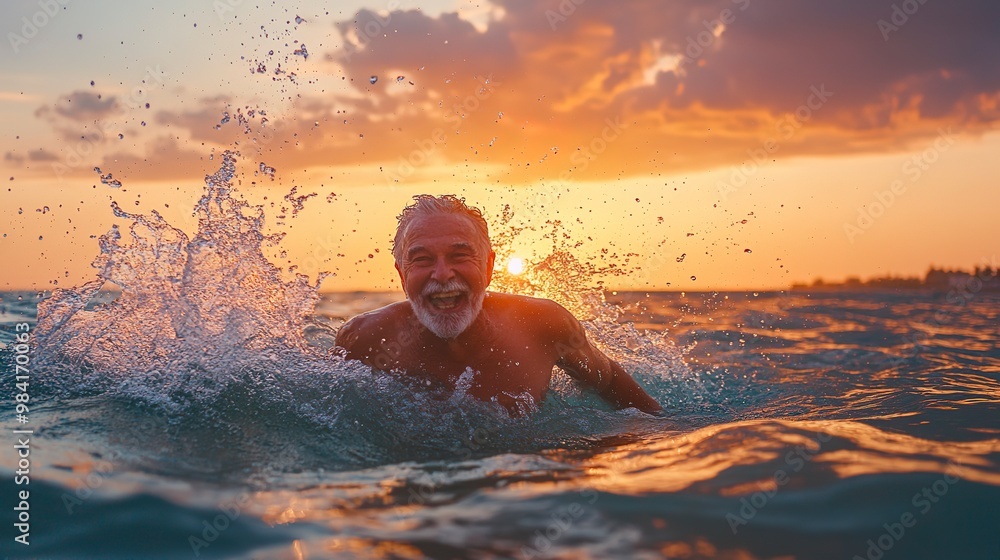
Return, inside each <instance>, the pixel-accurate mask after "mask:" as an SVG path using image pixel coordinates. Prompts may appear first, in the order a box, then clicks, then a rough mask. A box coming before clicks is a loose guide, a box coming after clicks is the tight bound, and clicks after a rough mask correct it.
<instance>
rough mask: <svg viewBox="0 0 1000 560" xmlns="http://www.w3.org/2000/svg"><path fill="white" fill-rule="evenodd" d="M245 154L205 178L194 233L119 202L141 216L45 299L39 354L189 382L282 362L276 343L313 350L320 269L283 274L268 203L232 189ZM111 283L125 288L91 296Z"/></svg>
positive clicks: (106, 239)
mask: <svg viewBox="0 0 1000 560" xmlns="http://www.w3.org/2000/svg"><path fill="white" fill-rule="evenodd" d="M236 158H237V154H235V153H233V152H230V151H226V152H225V153H223V156H222V159H223V161H222V166H221V167H220V169H219V170H218V171H217V172H216V173H215V174H213V175H211V176H209V177H206V179H205V183H206V190H205V193H204V195H203V196H202V197H201V199H200V200H199V201H198V203H197V205H196V206H195V212H194V213H195V215H196V216H197V218H198V231H197V233H196V234H195V235H194V236H193V237H190V238H189V237H188V235H187V234H186V233H185V232H183V231H181V230H180V229H177V228H175V227H173V226H172V225H170V224H169V223H167V221H166V220H164V219H163V217H162V216H161V215H160V214H159V213H158V212H156V211H155V210H154V211H152V212H150V214H149V215H142V214H131V213H128V212H126V211H124V210H122V209H121V208H120V207H119V206H118V205H117V204H116V203H112V209H113V211H114V214H115V216H117V217H119V218H124V219H126V220H130V221H131V222H132V223H131V226H129V228H128V238H127V239H123V235H122V232H121V230H120V228H119V227H118V226H117V225H115V226H113V227H112V229H111V231H109V232H108V233H107V234H105V235H103V236H102V237H101V238H100V241H99V244H100V251H101V252H100V255H99V256H98V257H97V258H96V259H95V261H94V262H93V266H94V267H95V268H96V269H97V270H98V276H99V278H98V279H97V280H94V281H92V282H89V283H87V284H84V285H83V286H81V287H79V288H73V289H68V290H58V291H56V292H55V293H54V294H53V295H52V297H50V298H48V299H47V300H45V301H42V302H40V303H39V306H38V310H39V321H38V327H37V332H38V341H39V345H40V349H41V350H40V352H41V354H42V355H44V356H46V357H47V359H49V360H51V361H52V364H53V365H54V366H65V365H66V364H72V365H73V366H74V368H73V369H74V370H75V371H73V373H75V374H77V376H79V377H82V378H83V381H85V382H89V383H94V384H98V385H101V386H105V387H107V386H110V385H113V384H115V383H120V382H125V383H132V384H136V383H138V384H140V385H145V386H146V387H147V388H151V387H154V386H155V384H156V383H159V382H163V383H166V384H167V386H172V387H175V388H178V389H180V388H182V387H181V386H182V385H183V383H184V382H185V381H186V378H187V377H191V376H202V377H203V379H202V381H206V380H210V381H211V382H212V383H211V384H212V385H215V386H224V385H225V381H226V379H227V378H229V377H231V376H232V375H233V374H234V373H235V372H238V371H239V370H240V369H241V368H243V367H244V366H247V365H248V364H249V363H252V362H269V361H273V360H274V359H275V358H276V356H277V354H280V350H276V349H293V350H294V351H295V352H297V353H300V354H302V355H308V354H310V353H313V354H314V353H315V351H314V350H313V349H312V348H311V347H310V346H309V344H308V343H307V341H306V338H305V334H304V333H305V332H306V330H307V327H309V326H310V324H311V322H310V318H311V317H312V314H313V308H314V305H315V302H316V301H317V299H318V295H317V291H316V287H317V286H318V284H319V282H321V281H322V279H323V276H322V275H321V276H320V278H318V279H317V281H316V282H317V283H316V285H315V286H314V285H310V284H309V282H308V278H307V277H305V276H302V275H297V276H296V277H295V278H294V279H293V280H291V281H285V280H283V278H282V271H281V270H280V269H278V268H276V267H275V266H274V265H273V264H271V263H270V262H269V261H268V260H267V258H266V257H265V256H264V254H263V250H262V248H263V247H264V246H265V245H274V244H277V243H278V242H280V240H281V237H282V234H275V235H265V234H264V233H263V226H264V213H263V209H262V208H260V207H251V206H250V205H249V204H247V203H246V202H243V201H241V200H238V199H236V198H234V197H233V196H232V192H231V191H232V187H231V183H232V180H233V176H234V174H235V169H236ZM106 282H107V283H110V284H112V285H114V286H115V287H116V288H118V289H120V290H121V294H120V295H119V296H118V297H117V298H116V299H114V301H112V302H110V303H105V304H101V305H96V306H95V305H93V303H92V300H93V299H94V298H95V297H97V296H98V293H99V291H100V290H101V288H102V287H103V286H104V285H105V283H106ZM62 369H65V368H63V367H55V368H54V371H59V370H62ZM64 381H65V379H64ZM201 385H204V383H201V384H199V385H198V386H199V387H200V386H201ZM183 392H185V393H187V392H189V391H187V390H184V391H183ZM175 404H176V403H175Z"/></svg>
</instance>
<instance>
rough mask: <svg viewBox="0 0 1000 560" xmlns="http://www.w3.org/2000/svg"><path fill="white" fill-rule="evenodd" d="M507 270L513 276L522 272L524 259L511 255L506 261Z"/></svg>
mask: <svg viewBox="0 0 1000 560" xmlns="http://www.w3.org/2000/svg"><path fill="white" fill-rule="evenodd" d="M507 272H509V273H511V274H513V275H514V276H517V275H518V274H521V273H522V272H524V259H521V258H518V257H511V259H510V260H509V261H507Z"/></svg>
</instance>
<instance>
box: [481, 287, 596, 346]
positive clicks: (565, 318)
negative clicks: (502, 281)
mask: <svg viewBox="0 0 1000 560" xmlns="http://www.w3.org/2000/svg"><path fill="white" fill-rule="evenodd" d="M488 300H489V301H490V302H491V306H492V307H494V308H495V309H497V310H499V311H501V312H503V313H504V314H505V315H507V316H509V317H511V318H513V319H515V320H517V321H519V322H522V323H530V324H532V325H535V326H536V327H537V328H538V329H539V330H541V331H545V332H547V333H551V334H553V335H557V336H558V334H559V333H565V332H568V331H572V330H576V328H577V327H578V326H579V321H577V320H576V318H574V317H573V314H572V313H570V312H569V310H567V309H566V308H565V307H563V306H562V305H559V304H558V303H556V302H554V301H552V300H550V299H545V298H536V297H530V296H522V295H516V294H505V293H500V292H490V297H489V298H488Z"/></svg>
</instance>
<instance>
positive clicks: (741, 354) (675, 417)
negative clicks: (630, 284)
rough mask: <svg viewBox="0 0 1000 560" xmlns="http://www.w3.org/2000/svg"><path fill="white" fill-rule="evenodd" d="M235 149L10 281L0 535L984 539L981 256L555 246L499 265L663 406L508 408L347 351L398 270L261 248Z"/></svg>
mask: <svg viewBox="0 0 1000 560" xmlns="http://www.w3.org/2000/svg"><path fill="white" fill-rule="evenodd" d="M234 165H235V156H234V155H231V154H227V155H226V157H225V158H224V161H223V164H222V167H221V168H220V170H219V172H218V173H217V174H216V175H213V176H212V177H210V178H209V180H208V182H207V186H206V192H205V195H204V197H203V198H202V199H201V200H200V201H199V202H198V205H197V206H196V208H195V210H196V213H197V215H198V218H199V228H198V231H197V232H196V233H194V234H187V233H185V232H182V231H180V230H178V229H175V228H173V227H172V226H171V225H170V224H168V223H166V222H165V221H164V220H163V219H162V218H160V217H159V216H157V215H155V214H151V215H144V216H142V215H131V214H128V213H126V212H124V211H122V210H121V209H118V208H115V209H114V211H115V212H116V213H117V215H118V216H119V217H120V218H122V219H123V220H125V221H126V222H128V223H130V224H131V225H130V227H129V228H128V231H127V232H125V233H123V232H122V231H120V230H119V229H118V228H115V229H114V230H112V231H111V232H109V233H108V234H107V235H106V236H104V237H103V238H102V239H101V240H100V249H99V251H100V252H99V254H98V255H97V257H96V260H95V265H96V266H97V268H98V270H99V272H100V275H101V278H100V279H99V280H96V281H95V282H92V283H89V284H86V285H83V286H78V287H75V288H72V289H67V290H62V291H59V292H56V293H55V294H46V298H45V299H44V300H42V301H39V299H38V298H37V297H36V295H35V294H13V293H7V294H3V296H2V297H3V301H2V308H0V311H2V315H0V322H2V329H0V342H2V343H3V344H4V347H3V349H2V350H0V366H2V368H3V380H4V381H3V384H2V387H0V394H2V403H4V404H3V405H2V406H0V419H2V422H3V425H4V426H5V428H6V435H5V436H4V445H3V451H0V471H2V472H0V489H2V490H0V500H2V503H0V524H2V525H3V526H4V527H5V528H6V529H5V533H4V538H3V540H2V541H0V555H2V556H4V557H11V558H260V559H266V558H345V559H346V558H455V559H458V558H483V559H486V558H574V559H576V558H731V559H740V560H749V559H757V558H801V559H813V558H820V559H823V558H842V559H853V558H867V559H869V560H878V559H882V558H884V559H886V560H889V559H897V558H898V559H910V558H928V559H938V558H956V559H958V558H961V559H974V558H982V559H997V558H1000V382H998V379H1000V344H998V343H1000V320H998V319H1000V296H998V295H997V294H995V293H988V292H986V291H984V290H980V289H977V288H978V286H979V285H978V284H975V285H969V286H965V287H960V288H959V289H957V290H956V291H954V292H953V293H933V292H921V291H905V292H896V293H873V292H817V293H807V292H762V293H686V294H681V293H609V294H604V293H602V292H599V291H594V290H588V289H584V287H582V286H581V285H579V284H578V283H577V284H574V282H577V281H578V280H579V278H580V277H581V275H582V276H586V275H587V274H589V273H591V272H593V271H592V270H591V269H588V266H589V265H587V263H582V262H580V261H578V260H576V259H575V258H574V257H573V255H572V252H571V251H563V250H559V249H556V250H554V251H553V254H552V255H550V256H549V258H548V259H546V261H544V262H543V263H539V264H538V265H537V266H536V267H535V268H534V269H533V270H532V271H529V272H528V273H526V274H525V275H523V276H520V277H516V278H514V277H504V276H503V275H500V276H499V277H498V278H497V283H498V285H497V287H498V288H501V289H508V290H514V291H519V292H522V293H530V294H536V295H547V296H549V297H553V298H555V299H557V300H559V301H561V302H562V303H563V304H564V305H567V306H568V307H569V308H570V309H572V310H573V311H574V312H575V313H576V314H577V315H578V316H580V317H581V318H583V319H585V321H586V322H585V326H586V327H587V330H588V332H589V334H590V336H591V337H592V338H593V339H594V340H595V341H596V343H597V344H598V345H600V346H601V347H603V348H604V349H605V351H606V352H607V353H608V354H609V355H611V356H612V357H614V358H615V359H617V360H618V361H620V362H621V363H622V364H623V365H624V366H625V367H626V369H628V370H629V371H630V372H631V373H632V374H633V376H634V377H635V378H636V379H637V380H638V381H639V383H640V384H642V385H643V386H644V387H645V388H646V390H647V391H648V392H649V393H650V394H651V395H653V396H654V397H655V398H656V399H657V400H658V401H659V402H660V403H662V405H663V407H664V409H665V411H666V414H665V416H664V417H662V418H654V417H650V416H647V415H644V414H642V413H639V412H638V411H635V410H624V411H615V410H612V409H611V408H609V407H608V406H607V405H606V404H604V403H602V402H601V401H600V400H599V399H597V398H595V397H594V396H593V395H592V394H589V393H588V392H586V391H583V390H581V389H580V388H579V387H578V386H576V385H575V383H574V382H572V381H571V380H569V379H568V378H567V377H566V376H564V375H561V374H557V375H555V376H554V381H553V387H552V390H551V392H550V395H549V397H548V398H547V399H546V400H545V402H544V403H542V404H541V406H540V407H539V409H538V410H537V411H536V412H534V413H533V414H531V415H529V416H527V417H524V418H510V417H508V416H507V415H506V414H505V413H503V412H501V411H498V410H497V409H496V408H494V407H493V406H491V405H490V404H488V403H480V402H477V401H470V400H468V399H465V398H463V397H462V396H461V395H441V394H435V393H429V392H427V391H426V390H425V389H424V388H422V387H419V386H413V385H412V384H409V383H407V382H406V380H405V379H399V378H397V377H393V376H389V375H385V374H378V373H373V372H372V371H370V370H368V369H367V368H364V367H360V366H359V365H358V364H356V363H349V362H344V361H343V360H341V359H340V358H339V356H338V355H337V354H336V352H335V351H334V350H333V348H332V340H333V336H334V334H335V331H336V329H337V327H338V326H339V325H340V324H341V322H342V321H343V320H344V319H345V318H349V317H351V316H353V315H354V314H356V313H358V312H360V311H364V310H367V309H372V308H375V307H378V306H380V305H384V304H385V303H388V302H390V301H395V300H398V299H399V297H400V295H399V294H381V293H351V294H322V295H321V294H319V293H317V290H316V285H317V282H316V281H315V280H310V279H307V278H305V277H302V276H298V277H295V276H294V275H293V276H292V277H291V278H289V277H288V275H287V274H284V272H286V271H280V270H278V269H277V268H275V267H274V266H273V265H272V264H271V263H269V262H268V261H267V259H266V258H265V257H264V256H263V252H262V250H261V247H262V246H266V245H267V244H268V243H277V242H280V239H273V238H268V237H267V236H266V235H264V234H262V233H261V224H262V221H263V211H262V210H261V209H259V208H254V207H251V206H249V205H247V204H245V203H243V202H240V199H239V197H238V196H236V195H235V194H234V193H233V192H232V189H231V187H230V183H231V180H232V178H233V174H234V172H235V167H234ZM500 237H501V238H503V236H502V235H501V236H500ZM499 249H500V250H501V251H502V250H503V247H502V246H501V247H500V248H499ZM96 251H97V250H95V252H96ZM105 281H108V282H112V283H114V284H116V285H117V286H119V287H120V288H121V292H120V293H108V292H103V291H101V288H102V286H104V283H105ZM19 325H21V326H19ZM24 333H27V336H24ZM19 336H20V339H18V337H19ZM21 341H23V342H24V344H26V346H21V345H19V342H21ZM19 363H20V364H21V365H22V367H23V368H26V369H27V371H26V372H25V371H24V370H22V374H23V375H26V376H28V380H27V381H26V383H27V385H21V386H18V385H17V383H16V381H18V380H17V379H15V375H16V374H17V373H18V372H17V370H16V366H17V365H18V364H19ZM21 393H25V394H26V395H28V396H27V397H19V394H21ZM19 401H20V404H23V405H25V406H24V407H22V409H21V410H20V411H18V410H17V408H16V405H17V404H18V403H19ZM19 414H23V416H24V417H23V420H25V422H23V423H22V422H20V421H19V418H18V415H19ZM14 430H30V431H31V433H30V434H15V433H14ZM25 439H26V440H27V442H24V441H23V440H25ZM19 441H20V442H22V443H20V444H19V443H18V442H19ZM25 453H26V454H27V455H28V456H27V457H23V456H22V455H23V454H25ZM22 459H23V461H22ZM26 463H27V464H26ZM18 471H22V474H18ZM24 471H26V472H24ZM22 491H27V492H28V496H27V499H25V500H22V499H21V497H20V495H19V493H20V492H22ZM22 502H26V504H23V503H22ZM18 523H23V524H22V525H18ZM25 531H26V532H27V534H28V536H27V537H24V536H23V532H25ZM18 536H22V540H27V541H28V542H30V544H28V545H24V544H21V543H20V542H17V541H15V537H18Z"/></svg>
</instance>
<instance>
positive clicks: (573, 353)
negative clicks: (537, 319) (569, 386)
mask: <svg viewBox="0 0 1000 560" xmlns="http://www.w3.org/2000/svg"><path fill="white" fill-rule="evenodd" d="M557 307H558V309H559V312H557V313H556V314H557V315H559V317H558V326H557V328H556V340H555V347H556V349H557V351H558V353H559V357H558V359H557V360H556V365H558V366H559V367H560V368H562V369H564V370H565V371H566V373H568V374H569V375H570V376H572V377H573V378H574V379H577V380H579V381H581V382H583V383H584V384H586V385H589V386H591V387H593V388H594V389H595V390H597V393H598V394H599V395H601V397H603V398H604V399H606V400H607V401H609V402H610V403H612V404H614V405H615V406H617V407H618V408H628V407H635V408H638V409H639V410H641V411H643V412H646V413H648V414H657V413H660V412H663V407H661V406H660V403H658V402H656V400H654V399H653V398H652V397H650V396H649V395H648V394H647V393H646V391H644V390H643V389H642V387H640V386H639V384H638V383H636V382H635V380H634V379H632V376H630V375H629V374H628V372H627V371H625V368H623V367H622V366H621V365H619V364H618V362H616V361H614V360H612V359H611V358H609V357H607V356H606V355H605V354H604V352H601V351H600V350H598V349H597V348H596V347H595V346H594V345H593V344H592V343H591V342H590V341H589V340H587V334H586V331H584V329H583V325H581V324H580V322H579V321H577V320H576V318H575V317H573V315H572V314H571V313H570V312H569V311H567V310H566V309H565V308H563V307H562V306H558V305H557Z"/></svg>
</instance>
